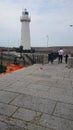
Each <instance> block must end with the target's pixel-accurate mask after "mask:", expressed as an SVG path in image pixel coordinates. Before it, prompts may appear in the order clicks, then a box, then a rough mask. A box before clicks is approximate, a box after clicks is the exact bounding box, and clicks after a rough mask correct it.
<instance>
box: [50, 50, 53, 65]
mask: <svg viewBox="0 0 73 130" xmlns="http://www.w3.org/2000/svg"><path fill="white" fill-rule="evenodd" d="M53 61H54V53H53V51H51V53H50V62H51V64H53Z"/></svg>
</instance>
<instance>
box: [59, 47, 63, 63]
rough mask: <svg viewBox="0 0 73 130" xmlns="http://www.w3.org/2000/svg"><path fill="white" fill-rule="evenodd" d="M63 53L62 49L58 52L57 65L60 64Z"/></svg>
mask: <svg viewBox="0 0 73 130" xmlns="http://www.w3.org/2000/svg"><path fill="white" fill-rule="evenodd" d="M63 54H64V51H63V49H62V48H60V50H59V51H58V63H62V60H63Z"/></svg>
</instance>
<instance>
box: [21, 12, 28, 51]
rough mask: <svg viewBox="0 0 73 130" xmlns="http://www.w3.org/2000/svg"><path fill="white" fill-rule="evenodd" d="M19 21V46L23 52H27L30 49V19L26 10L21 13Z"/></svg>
mask: <svg viewBox="0 0 73 130" xmlns="http://www.w3.org/2000/svg"><path fill="white" fill-rule="evenodd" d="M20 21H21V46H23V49H24V50H29V49H30V27H29V23H30V17H29V13H28V11H27V10H26V9H25V10H24V11H23V12H22V16H21V18H20Z"/></svg>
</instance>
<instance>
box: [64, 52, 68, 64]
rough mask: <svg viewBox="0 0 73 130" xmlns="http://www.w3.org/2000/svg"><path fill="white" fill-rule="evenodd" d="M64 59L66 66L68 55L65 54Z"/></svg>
mask: <svg viewBox="0 0 73 130" xmlns="http://www.w3.org/2000/svg"><path fill="white" fill-rule="evenodd" d="M64 57H65V63H66V64H67V61H68V54H66V55H65V56H64Z"/></svg>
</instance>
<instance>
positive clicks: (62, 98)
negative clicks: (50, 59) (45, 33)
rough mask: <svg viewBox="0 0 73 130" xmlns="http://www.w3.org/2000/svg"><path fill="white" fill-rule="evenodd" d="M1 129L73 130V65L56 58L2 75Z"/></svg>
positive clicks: (0, 81)
mask: <svg viewBox="0 0 73 130" xmlns="http://www.w3.org/2000/svg"><path fill="white" fill-rule="evenodd" d="M0 130H73V68H68V67H67V66H66V64H65V63H62V64H58V62H57V61H54V63H53V64H51V63H49V64H44V65H42V64H34V65H32V66H29V67H26V68H23V69H20V70H17V71H15V72H12V73H10V74H6V75H4V76H0Z"/></svg>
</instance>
